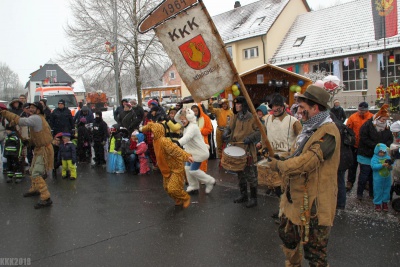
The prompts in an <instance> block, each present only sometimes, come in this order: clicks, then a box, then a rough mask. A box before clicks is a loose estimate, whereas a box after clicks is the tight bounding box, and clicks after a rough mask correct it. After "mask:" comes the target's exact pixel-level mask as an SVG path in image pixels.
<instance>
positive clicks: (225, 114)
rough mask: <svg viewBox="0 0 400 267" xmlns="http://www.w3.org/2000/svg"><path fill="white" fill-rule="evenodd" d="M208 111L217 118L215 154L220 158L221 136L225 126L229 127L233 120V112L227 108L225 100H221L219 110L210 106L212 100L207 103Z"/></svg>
mask: <svg viewBox="0 0 400 267" xmlns="http://www.w3.org/2000/svg"><path fill="white" fill-rule="evenodd" d="M208 110H209V111H210V112H211V113H212V114H215V117H216V118H217V125H218V126H217V132H216V138H217V153H218V158H221V156H222V146H223V143H224V141H223V140H222V134H223V133H224V129H225V127H226V126H227V125H229V122H230V120H231V119H232V118H233V112H232V110H231V109H230V107H229V101H228V100H227V99H225V98H223V99H222V100H221V108H214V107H213V105H212V99H210V100H209V102H208Z"/></svg>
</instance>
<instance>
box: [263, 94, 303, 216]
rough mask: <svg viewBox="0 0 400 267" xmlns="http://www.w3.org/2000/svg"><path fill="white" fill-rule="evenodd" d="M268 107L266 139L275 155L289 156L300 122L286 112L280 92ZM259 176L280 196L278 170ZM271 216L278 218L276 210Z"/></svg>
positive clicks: (274, 96)
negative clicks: (269, 110) (270, 112)
mask: <svg viewBox="0 0 400 267" xmlns="http://www.w3.org/2000/svg"><path fill="white" fill-rule="evenodd" d="M268 107H269V108H270V109H271V110H272V114H268V115H267V116H266V117H265V118H264V120H265V128H266V130H267V134H268V140H269V142H270V143H271V146H272V148H273V149H274V154H275V155H276V156H278V157H286V156H289V153H290V148H291V147H292V146H293V145H294V143H295V142H296V137H297V136H298V135H299V134H300V133H301V130H302V126H301V123H300V122H299V121H298V120H297V119H296V118H295V117H294V116H290V115H289V114H287V113H286V111H285V99H284V98H283V96H282V95H280V94H274V95H273V96H272V97H271V101H270V103H269V105H268ZM257 148H261V142H260V143H258V144H257ZM259 175H260V173H259ZM260 178H262V179H261V180H262V181H263V179H265V178H266V181H265V182H266V185H267V186H268V188H269V189H271V190H274V192H275V194H276V195H277V196H278V198H279V197H280V196H281V194H282V190H281V187H282V186H283V184H282V179H281V177H280V176H279V173H278V172H269V173H268V175H267V177H260ZM272 217H273V218H278V212H277V213H274V214H273V215H272Z"/></svg>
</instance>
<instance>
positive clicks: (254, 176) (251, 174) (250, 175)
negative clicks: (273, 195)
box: [238, 165, 258, 187]
mask: <svg viewBox="0 0 400 267" xmlns="http://www.w3.org/2000/svg"><path fill="white" fill-rule="evenodd" d="M238 178H239V185H240V184H246V182H247V183H249V185H250V187H257V185H258V172H257V166H255V165H246V167H245V168H244V170H243V171H240V172H238Z"/></svg>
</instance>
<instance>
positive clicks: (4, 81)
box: [0, 62, 25, 101]
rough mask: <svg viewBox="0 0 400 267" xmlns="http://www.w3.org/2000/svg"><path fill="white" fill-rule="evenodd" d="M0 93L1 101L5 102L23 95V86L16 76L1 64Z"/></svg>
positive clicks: (5, 65) (6, 66)
mask: <svg viewBox="0 0 400 267" xmlns="http://www.w3.org/2000/svg"><path fill="white" fill-rule="evenodd" d="M0 92H1V98H2V100H7V101H9V100H11V99H12V98H13V97H18V95H20V94H23V93H25V92H24V89H23V85H22V84H21V83H20V81H19V78H18V74H16V73H15V72H14V71H12V70H11V69H10V67H9V66H8V65H7V64H5V63H2V62H0Z"/></svg>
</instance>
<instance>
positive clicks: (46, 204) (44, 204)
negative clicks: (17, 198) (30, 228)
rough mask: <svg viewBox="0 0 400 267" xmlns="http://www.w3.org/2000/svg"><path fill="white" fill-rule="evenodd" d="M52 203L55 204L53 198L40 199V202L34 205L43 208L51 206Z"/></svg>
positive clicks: (36, 207)
mask: <svg viewBox="0 0 400 267" xmlns="http://www.w3.org/2000/svg"><path fill="white" fill-rule="evenodd" d="M51 204H53V201H51V199H50V198H48V199H46V200H39V202H38V203H36V204H35V206H33V207H34V208H35V209H41V208H45V207H49V206H51Z"/></svg>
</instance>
